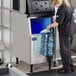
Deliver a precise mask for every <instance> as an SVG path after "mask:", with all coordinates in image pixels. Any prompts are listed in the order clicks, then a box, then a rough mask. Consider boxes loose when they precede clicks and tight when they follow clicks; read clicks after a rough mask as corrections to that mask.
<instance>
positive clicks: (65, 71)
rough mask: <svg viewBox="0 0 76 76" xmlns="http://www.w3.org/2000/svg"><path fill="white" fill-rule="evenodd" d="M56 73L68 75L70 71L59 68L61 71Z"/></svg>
mask: <svg viewBox="0 0 76 76" xmlns="http://www.w3.org/2000/svg"><path fill="white" fill-rule="evenodd" d="M58 73H61V74H70V73H71V71H69V70H65V69H64V68H61V69H58Z"/></svg>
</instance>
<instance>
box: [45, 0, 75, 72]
mask: <svg viewBox="0 0 76 76" xmlns="http://www.w3.org/2000/svg"><path fill="white" fill-rule="evenodd" d="M51 1H52V4H53V5H54V6H55V7H58V10H57V14H56V20H55V21H54V22H53V23H52V24H50V25H48V26H47V28H46V29H47V30H49V29H51V28H54V27H57V26H58V31H59V42H60V55H61V58H62V64H63V68H61V69H58V73H71V72H73V71H74V67H73V63H72V59H71V49H70V47H71V44H72V40H73V33H74V19H73V12H74V10H73V8H72V6H71V5H70V3H69V1H67V0H51Z"/></svg>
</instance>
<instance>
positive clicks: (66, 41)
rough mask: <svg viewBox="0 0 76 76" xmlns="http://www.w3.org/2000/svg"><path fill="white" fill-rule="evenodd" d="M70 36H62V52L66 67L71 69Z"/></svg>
mask: <svg viewBox="0 0 76 76" xmlns="http://www.w3.org/2000/svg"><path fill="white" fill-rule="evenodd" d="M70 42H71V41H70V37H60V54H61V58H62V63H63V67H64V69H66V70H68V71H70V70H71V65H73V64H72V59H71V50H70V47H71V43H70Z"/></svg>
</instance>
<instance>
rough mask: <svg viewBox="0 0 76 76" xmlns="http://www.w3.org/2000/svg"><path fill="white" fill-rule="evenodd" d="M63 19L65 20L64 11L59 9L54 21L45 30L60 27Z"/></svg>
mask: <svg viewBox="0 0 76 76" xmlns="http://www.w3.org/2000/svg"><path fill="white" fill-rule="evenodd" d="M64 18H65V10H64V9H59V10H58V11H57V15H56V21H55V22H53V23H52V24H50V25H48V26H47V30H49V29H50V28H53V27H57V26H58V25H62V23H63V21H64Z"/></svg>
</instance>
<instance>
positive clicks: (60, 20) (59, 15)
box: [56, 9, 65, 25]
mask: <svg viewBox="0 0 76 76" xmlns="http://www.w3.org/2000/svg"><path fill="white" fill-rule="evenodd" d="M64 18H65V10H64V9H58V11H57V14H56V22H57V23H59V25H61V24H62V23H63V21H64Z"/></svg>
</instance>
